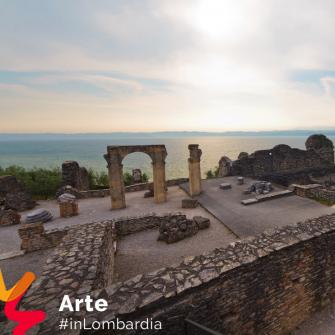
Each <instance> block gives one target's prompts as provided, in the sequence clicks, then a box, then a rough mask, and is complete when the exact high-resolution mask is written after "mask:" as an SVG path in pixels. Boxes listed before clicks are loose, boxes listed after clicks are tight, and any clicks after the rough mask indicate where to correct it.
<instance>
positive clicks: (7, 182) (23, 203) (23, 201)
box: [0, 176, 36, 211]
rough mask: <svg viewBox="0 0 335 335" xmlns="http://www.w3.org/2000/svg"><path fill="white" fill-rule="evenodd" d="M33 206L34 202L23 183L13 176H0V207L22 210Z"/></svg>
mask: <svg viewBox="0 0 335 335" xmlns="http://www.w3.org/2000/svg"><path fill="white" fill-rule="evenodd" d="M35 206H36V202H35V201H34V200H33V199H32V196H31V194H30V193H29V192H28V191H27V189H26V187H25V185H24V184H23V183H21V182H19V181H18V180H17V179H16V177H14V176H0V207H4V209H13V210H16V211H24V210H27V209H32V208H34V207H35Z"/></svg>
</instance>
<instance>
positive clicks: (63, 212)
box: [59, 202, 79, 218]
mask: <svg viewBox="0 0 335 335" xmlns="http://www.w3.org/2000/svg"><path fill="white" fill-rule="evenodd" d="M78 214H79V213H78V203H77V202H60V203H59V215H60V217H62V218H68V217H71V216H76V215H78Z"/></svg>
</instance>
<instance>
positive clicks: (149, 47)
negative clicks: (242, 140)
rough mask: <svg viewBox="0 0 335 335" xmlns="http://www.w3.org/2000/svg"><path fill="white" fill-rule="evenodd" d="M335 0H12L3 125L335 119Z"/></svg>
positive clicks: (296, 123) (4, 43)
mask: <svg viewBox="0 0 335 335" xmlns="http://www.w3.org/2000/svg"><path fill="white" fill-rule="evenodd" d="M334 13H335V1H334V0H318V1H306V0H239V1H236V0H192V1H191V0H190V1H187V0H167V1H165V0H155V1H153V0H152V1H151V0H137V1H135V0H134V1H131V0H118V1H115V0H94V1H92V0H76V1H75V0H57V1H56V0H49V1H46V0H30V1H21V0H10V1H8V0H0V42H1V43H0V120H1V121H0V132H111V131H159V130H205V131H225V130H276V129H313V128H314V129H317V128H327V129H329V128H332V129H334V128H335V117H334V116H335V115H334V113H335V37H334V36H335V20H334Z"/></svg>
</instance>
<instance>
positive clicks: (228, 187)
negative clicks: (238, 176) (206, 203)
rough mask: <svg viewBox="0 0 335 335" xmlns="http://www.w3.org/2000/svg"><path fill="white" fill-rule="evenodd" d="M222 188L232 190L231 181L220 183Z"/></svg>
mask: <svg viewBox="0 0 335 335" xmlns="http://www.w3.org/2000/svg"><path fill="white" fill-rule="evenodd" d="M220 188H221V190H230V189H231V184H229V183H222V184H220Z"/></svg>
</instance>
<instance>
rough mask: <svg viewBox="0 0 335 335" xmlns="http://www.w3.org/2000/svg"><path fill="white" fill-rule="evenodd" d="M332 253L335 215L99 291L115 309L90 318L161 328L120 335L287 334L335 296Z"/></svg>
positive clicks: (264, 234) (95, 294)
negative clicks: (196, 328)
mask: <svg viewBox="0 0 335 335" xmlns="http://www.w3.org/2000/svg"><path fill="white" fill-rule="evenodd" d="M334 250H335V215H332V216H325V217H321V218H318V219H313V220H309V221H307V222H305V223H299V224H297V225H293V226H288V227H286V228H282V229H280V230H274V231H270V232H267V233H263V234H262V235H260V236H258V237H255V238H252V239H248V240H242V241H238V242H235V243H232V244H230V245H229V247H227V248H222V249H215V250H214V251H213V252H211V253H208V254H205V255H201V256H196V257H189V258H186V259H185V260H184V261H183V262H182V263H181V264H180V265H178V266H176V267H168V268H164V269H161V270H158V271H156V272H154V273H150V274H144V275H139V276H136V277H134V278H132V279H130V280H128V281H127V282H124V283H117V284H114V285H112V286H110V287H108V288H106V289H102V290H98V291H96V292H94V296H95V297H97V298H99V297H101V298H104V299H107V300H108V303H109V309H108V310H107V311H106V312H103V313H98V314H97V313H94V315H90V314H87V315H86V317H87V318H88V319H89V320H90V322H93V320H95V319H98V320H116V318H119V319H121V320H124V321H127V320H133V321H135V320H145V319H146V318H149V319H150V318H152V319H153V320H160V321H161V322H162V325H163V330H161V331H157V330H145V331H140V330H137V331H133V332H132V331H128V332H120V334H164V335H170V334H171V335H172V334H173V335H175V334H183V331H184V320H185V318H189V319H192V320H195V321H197V322H199V323H201V324H203V325H206V326H208V327H209V328H212V329H215V330H217V331H220V332H222V333H223V334H232V335H235V334H236V335H237V334H257V335H261V334H271V335H276V334H287V333H289V332H290V331H292V330H293V329H295V328H296V327H297V326H298V325H299V324H300V323H301V322H303V321H304V320H306V319H308V318H309V317H310V316H311V315H312V313H314V312H315V311H317V310H319V309H321V308H322V307H323V306H325V305H326V304H328V303H329V302H330V301H331V299H333V298H335V253H334ZM109 333H110V331H107V330H105V331H97V332H94V331H92V330H90V331H87V332H85V331H83V332H82V333H81V334H109ZM113 334H119V333H118V332H113Z"/></svg>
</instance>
